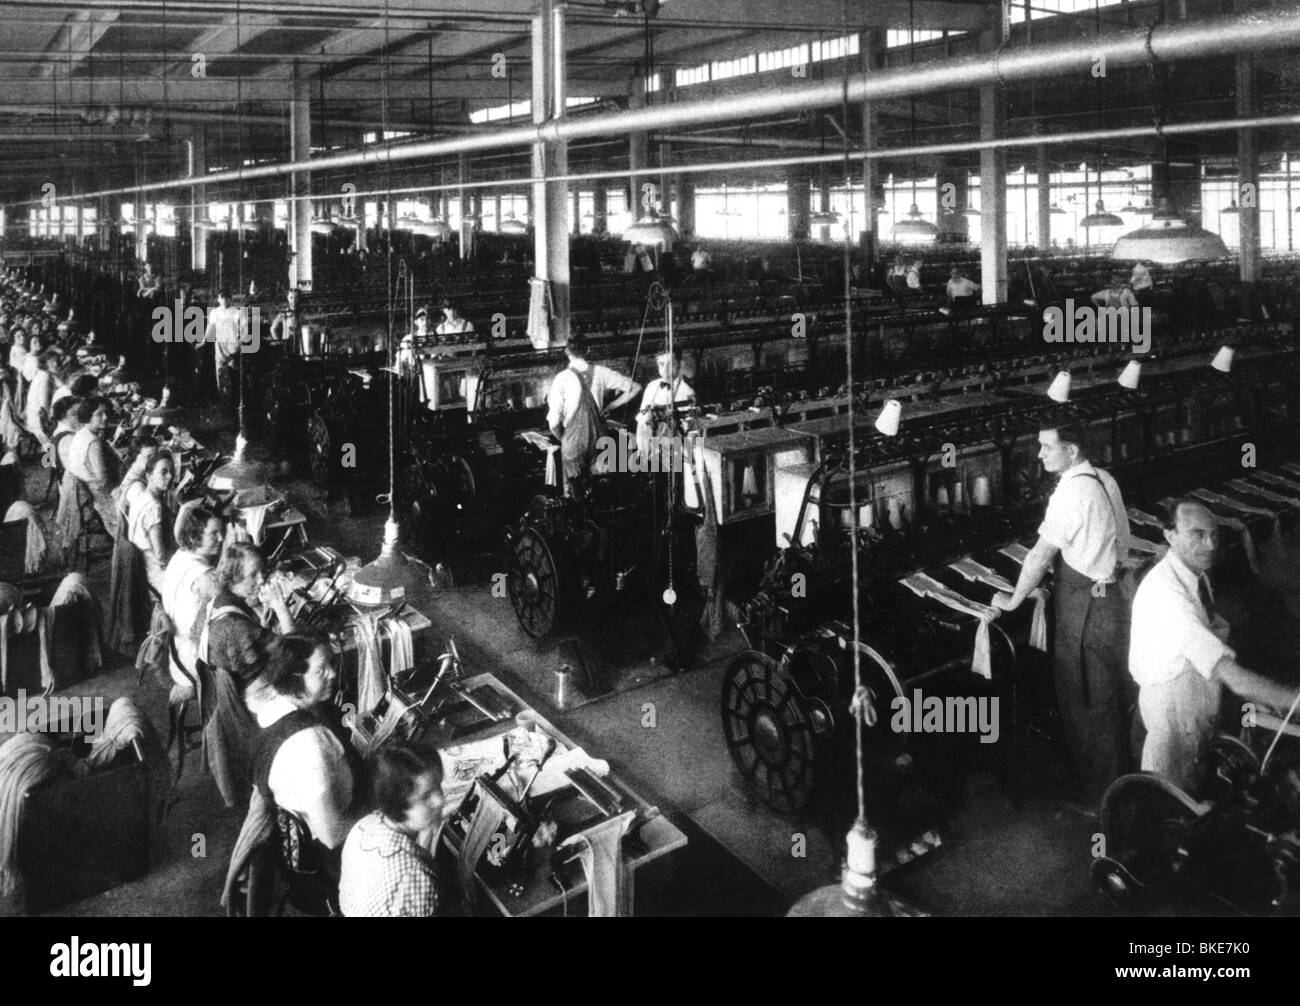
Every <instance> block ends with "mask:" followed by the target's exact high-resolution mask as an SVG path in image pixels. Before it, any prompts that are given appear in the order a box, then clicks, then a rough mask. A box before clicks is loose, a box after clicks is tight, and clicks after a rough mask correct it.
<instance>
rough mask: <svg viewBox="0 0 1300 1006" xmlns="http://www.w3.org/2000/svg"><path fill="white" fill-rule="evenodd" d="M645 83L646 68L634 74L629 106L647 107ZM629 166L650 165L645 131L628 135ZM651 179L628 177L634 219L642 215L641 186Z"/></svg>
mask: <svg viewBox="0 0 1300 1006" xmlns="http://www.w3.org/2000/svg"><path fill="white" fill-rule="evenodd" d="M645 85H646V81H645V74H644V70H643V69H640V70H638V72H637V73H635V74H634V75H633V76H632V83H631V86H630V90H629V92H628V99H627V107H628V108H644V107H645V103H646V101H645ZM627 166H628V170H630V171H641V170H642V169H644V168H648V167H649V166H650V145H649V137H648V136H647V135H646V134H645V133H632V134H631V135H630V136H629V137H628V140H627ZM649 180H650V179H649V178H646V177H645V176H644V175H630V176H629V177H628V190H627V199H628V203H627V208H628V212H629V213H631V214H632V219H633V220H634V221H635V220H636V219H637V218H638V217H640V216H641V209H642V208H641V186H642V184H644V183H645V182H648V181H649Z"/></svg>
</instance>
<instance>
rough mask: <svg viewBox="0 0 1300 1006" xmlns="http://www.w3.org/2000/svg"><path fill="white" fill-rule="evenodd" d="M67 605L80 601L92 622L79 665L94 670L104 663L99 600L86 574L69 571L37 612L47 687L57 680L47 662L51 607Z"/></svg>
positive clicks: (45, 684)
mask: <svg viewBox="0 0 1300 1006" xmlns="http://www.w3.org/2000/svg"><path fill="white" fill-rule="evenodd" d="M67 605H82V606H83V608H84V610H85V613H86V618H87V620H88V621H89V622H91V629H92V631H91V632H90V633H89V634H88V635H87V636H86V637H85V648H84V649H83V651H82V652H81V654H80V656H81V658H82V659H83V660H84V661H85V663H84V664H82V666H83V667H90V668H93V669H94V670H98V669H99V668H101V667H103V666H104V648H103V638H104V630H103V624H104V623H103V611H102V610H101V608H100V606H99V602H98V601H97V600H96V599H95V595H94V594H93V593H92V592H91V590H90V585H89V584H88V583H87V582H86V574H85V573H69V574H68V575H67V576H65V577H64V578H63V579H62V580H60V581H59V587H58V589H57V590H56V591H55V592H54V596H53V597H52V598H51V599H50V605H49V607H48V608H45V609H43V610H42V611H41V612H40V628H41V683H42V684H43V685H44V686H45V687H46V688H48V687H49V686H50V685H53V684H57V682H56V681H55V680H54V671H53V668H52V667H51V665H50V649H49V643H50V640H49V639H48V635H49V630H51V629H53V627H54V609H55V608H62V607H65V606H67ZM61 669H62V668H61Z"/></svg>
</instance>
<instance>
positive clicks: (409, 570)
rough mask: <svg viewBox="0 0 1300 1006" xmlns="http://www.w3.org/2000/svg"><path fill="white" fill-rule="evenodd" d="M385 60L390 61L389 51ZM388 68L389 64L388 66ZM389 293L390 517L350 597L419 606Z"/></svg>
mask: <svg viewBox="0 0 1300 1006" xmlns="http://www.w3.org/2000/svg"><path fill="white" fill-rule="evenodd" d="M382 59H383V60H384V61H385V63H386V62H387V59H388V53H387V52H385V53H384V55H383V57H382ZM385 69H386V67H385ZM388 79H389V78H388V74H387V73H385V74H384V101H383V104H382V106H381V107H382V109H383V119H384V121H383V123H382V127H383V130H384V133H385V134H387V132H388ZM388 184H389V191H388V202H387V206H388V208H389V209H388V212H390V213H391V212H392V210H391V207H392V204H393V201H392V195H393V193H392V188H391V186H392V175H391V173H390V175H389V179H388ZM387 261H388V276H389V277H391V276H392V275H393V244H392V242H391V241H389V243H388V256H387ZM403 274H406V275H407V281H408V282H411V280H410V274H409V271H408V270H407V268H406V263H405V261H404V260H403V261H401V262H400V263H399V271H398V276H397V281H398V283H399V284H400V283H401V282H402V276H403ZM384 292H385V295H386V296H387V297H388V343H387V345H388V366H387V367H386V368H384V369H385V371H386V372H387V380H388V381H389V382H390V383H389V387H388V493H387V495H386V496H379V497H378V500H379V502H381V503H387V504H388V519H387V520H386V521H384V540H383V544H382V545H381V546H380V549H379V555H378V556H376V557H375V559H374V560H373V561H371V562H368V563H366V565H364V566H362V567H361V569H359V570H357V573H356V575H355V576H354V577H353V578H352V583H351V584H349V585H348V592H347V598H348V600H349V601H351V602H352V603H353V604H356V605H360V606H363V607H386V606H389V605H392V604H393V603H394V602H398V601H407V602H413V603H416V604H417V605H418V603H419V598H420V595H423V594H424V593H425V589H426V588H427V587H429V586H431V585H432V582H433V577H432V575H431V571H430V570H429V567H428V566H426V565H425V564H424V563H422V562H420V561H419V560H415V559H411V558H410V557H408V556H407V555H406V554H405V553H404V552H403V551H402V550H401V545H400V537H399V533H398V526H397V492H396V489H397V447H396V432H395V430H396V426H397V423H396V419H395V417H394V408H395V399H396V398H397V388H396V378H395V375H396V373H397V359H396V354H397V340H396V338H395V337H394V336H395V330H394V319H395V316H396V313H397V305H396V301H397V296H396V293H395V291H394V289H393V288H392V287H390V286H388V285H387V282H386V283H385V291H384Z"/></svg>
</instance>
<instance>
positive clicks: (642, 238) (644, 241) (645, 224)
mask: <svg viewBox="0 0 1300 1006" xmlns="http://www.w3.org/2000/svg"><path fill="white" fill-rule="evenodd" d="M678 237H679V235H678V233H677V230H676V229H675V228H674V227H673V225H672V224H671V223H669V222H668V221H667V220H665V219H663V218H662V217H658V216H655V215H654V214H653V213H651V214H648V215H646V216H644V217H642V218H641V219H640V220H638V221H637V222H636V223H634V224H633V225H632V226H631V227H629V228H628V229H627V230H625V231H624V232H623V240H624V241H626V242H628V243H629V244H637V245H670V244H672V243H673V242H674V241H676V240H677V238H678Z"/></svg>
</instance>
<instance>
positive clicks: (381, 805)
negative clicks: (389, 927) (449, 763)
mask: <svg viewBox="0 0 1300 1006" xmlns="http://www.w3.org/2000/svg"><path fill="white" fill-rule="evenodd" d="M370 771H371V777H372V783H371V790H372V792H373V793H374V796H375V804H376V805H377V807H378V809H377V810H375V811H373V812H372V813H370V814H367V815H366V816H365V817H363V818H362V819H361V820H360V821H358V822H357V823H356V825H355V826H354V827H353V829H352V831H351V832H349V834H348V839H347V842H345V843H344V845H343V872H342V877H341V879H340V881H339V907H340V908H341V909H342V911H343V914H344V915H350V916H366V917H385V918H396V917H402V918H422V917H427V916H430V915H433V914H435V913H436V912H437V911H438V872H437V868H436V866H435V865H434V861H433V856H432V855H430V853H429V852H428V850H427V849H426V848H425V847H424V846H423V845H421V844H420V841H419V837H420V835H422V834H424V835H430V837H431V833H432V832H433V831H434V830H435V829H436V828H437V827H438V825H439V824H440V823H441V821H442V806H443V796H442V759H441V758H440V757H439V755H438V752H437V751H436V750H435V749H434V748H432V747H424V746H421V745H416V744H404V743H392V744H387V745H385V746H384V747H382V748H380V749H379V751H378V752H377V753H376V754H375V756H374V758H373V759H372V761H371V765H370Z"/></svg>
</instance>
